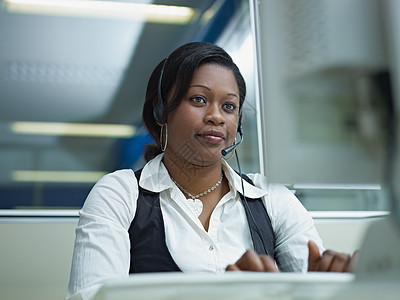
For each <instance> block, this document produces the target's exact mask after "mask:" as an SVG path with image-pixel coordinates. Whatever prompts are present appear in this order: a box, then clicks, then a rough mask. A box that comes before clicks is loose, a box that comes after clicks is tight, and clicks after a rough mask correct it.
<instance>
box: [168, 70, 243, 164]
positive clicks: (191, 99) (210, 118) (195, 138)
mask: <svg viewBox="0 0 400 300" xmlns="http://www.w3.org/2000/svg"><path fill="white" fill-rule="evenodd" d="M238 115H239V89H238V85H237V82H236V79H235V76H234V75H233V72H232V71H231V70H229V69H227V68H225V67H222V66H219V65H216V64H204V65H201V66H200V67H198V68H197V69H196V71H195V72H194V74H193V79H192V82H191V84H190V87H189V90H188V92H187V94H186V95H185V97H184V98H183V99H182V101H181V102H180V104H179V106H178V107H177V108H176V109H175V110H174V111H173V112H171V113H170V114H169V115H168V120H167V124H168V145H167V148H166V150H165V154H164V155H165V156H166V157H168V156H169V155H171V158H172V157H173V156H175V157H176V158H178V159H180V160H183V161H184V162H186V163H190V164H193V165H198V166H208V165H211V164H213V163H215V162H218V161H219V160H220V158H221V156H222V155H221V150H222V149H224V148H226V147H228V146H230V145H232V144H233V142H234V139H235V136H236V130H237V124H238Z"/></svg>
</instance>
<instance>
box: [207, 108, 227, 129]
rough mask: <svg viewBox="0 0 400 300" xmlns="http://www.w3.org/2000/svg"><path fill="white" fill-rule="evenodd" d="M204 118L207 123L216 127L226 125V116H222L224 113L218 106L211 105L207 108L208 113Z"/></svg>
mask: <svg viewBox="0 0 400 300" xmlns="http://www.w3.org/2000/svg"><path fill="white" fill-rule="evenodd" d="M204 118H205V120H204V121H205V122H206V123H212V124H215V125H219V124H224V116H223V114H222V111H221V109H220V107H217V106H216V105H210V106H209V107H208V108H207V112H206V115H205V117H204Z"/></svg>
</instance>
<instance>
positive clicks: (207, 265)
mask: <svg viewBox="0 0 400 300" xmlns="http://www.w3.org/2000/svg"><path fill="white" fill-rule="evenodd" d="M245 95H246V86H245V82H244V79H243V77H242V75H241V74H240V72H239V70H238V68H237V66H236V65H235V64H234V62H233V61H232V59H231V57H230V56H229V55H228V54H227V53H226V52H225V51H224V50H223V49H221V48H220V47H218V46H215V45H212V44H209V43H203V42H195V43H189V44H186V45H183V46H181V47H179V48H178V49H176V50H175V51H174V52H173V53H171V54H170V56H169V57H168V58H167V59H166V60H163V61H162V62H160V64H159V65H158V66H157V67H156V68H155V70H154V71H153V73H152V75H151V77H150V79H149V83H148V87H147V93H146V101H145V104H144V108H143V122H144V124H145V126H146V127H147V129H148V131H149V133H150V134H151V136H152V137H153V138H154V140H155V141H156V144H155V145H149V146H148V147H147V148H146V150H145V158H146V160H147V161H148V163H147V164H146V165H145V167H144V168H143V169H142V170H139V171H138V172H135V173H134V172H133V171H132V170H119V171H116V172H114V173H112V174H109V175H106V176H105V177H103V178H102V179H101V180H100V181H99V182H98V183H97V184H96V185H95V187H94V188H93V190H92V191H91V192H90V194H89V196H88V198H87V200H86V202H85V204H84V206H83V208H82V210H81V212H80V220H79V224H78V228H77V230H76V241H75V249H74V256H73V263H72V269H71V280H70V284H69V287H68V292H67V297H72V296H74V295H75V296H76V297H78V296H79V297H83V298H90V297H92V296H93V295H94V294H95V293H96V291H97V289H98V288H99V287H100V286H101V284H102V282H104V281H105V280H106V279H110V278H121V277H127V276H128V275H129V273H137V272H163V271H164V272H166V271H184V272H208V273H215V274H220V273H224V272H225V271H226V270H249V271H280V270H282V271H295V272H305V271H307V269H308V270H321V271H328V270H336V271H343V270H345V269H346V268H348V266H349V258H348V257H347V256H346V255H344V254H340V253H336V252H333V251H326V252H324V254H323V255H322V257H321V256H320V252H322V251H323V247H322V243H321V240H320V238H319V236H318V233H317V231H316V229H315V227H314V224H313V220H312V218H311V217H310V216H309V214H308V213H307V212H306V210H305V209H304V208H303V206H302V205H301V204H300V203H299V201H298V200H297V199H296V198H295V196H294V195H293V194H292V193H291V192H290V191H288V190H287V189H286V188H285V187H283V186H280V185H268V184H267V180H266V178H265V177H263V176H262V175H260V174H248V176H247V175H245V176H244V180H243V182H242V180H241V177H240V176H239V175H238V174H237V173H236V172H235V171H233V170H232V168H230V167H229V165H228V164H227V163H226V162H225V161H224V159H223V157H222V154H221V151H222V150H224V149H226V148H228V147H229V146H231V145H233V144H234V143H235V137H236V134H237V132H238V131H239V133H240V134H241V132H240V131H241V124H240V121H241V109H242V107H243V102H244V99H245ZM242 183H243V186H242ZM243 191H244V194H245V197H243V196H242V194H243ZM309 241H314V242H309ZM307 243H308V245H309V246H308V247H307ZM249 249H255V250H249Z"/></svg>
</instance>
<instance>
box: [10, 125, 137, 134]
mask: <svg viewBox="0 0 400 300" xmlns="http://www.w3.org/2000/svg"><path fill="white" fill-rule="evenodd" d="M10 129H11V131H12V132H14V133H18V134H36V135H56V136H86V137H114V138H129V137H132V136H133V135H134V134H135V132H136V127H135V126H132V125H121V124H84V123H56V122H13V123H11V126H10Z"/></svg>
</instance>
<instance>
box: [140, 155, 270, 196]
mask: <svg viewBox="0 0 400 300" xmlns="http://www.w3.org/2000/svg"><path fill="white" fill-rule="evenodd" d="M163 157H164V154H163V153H161V154H159V155H157V156H156V157H155V158H153V159H152V160H150V161H149V162H148V163H147V164H146V165H145V166H144V168H143V170H142V174H141V176H140V181H139V185H140V186H141V187H142V188H144V189H146V190H149V191H151V192H155V193H160V192H161V191H163V190H166V189H169V188H173V187H174V186H175V185H174V183H173V182H172V180H171V176H169V173H168V170H167V169H166V168H165V166H164V163H163V162H162V159H163ZM222 169H223V171H224V174H225V176H226V178H227V179H228V182H229V185H230V187H231V190H234V191H235V196H236V192H239V193H240V194H242V193H243V192H242V183H241V178H240V176H239V175H238V174H237V173H236V172H235V171H234V170H233V169H232V168H231V166H229V164H228V163H227V162H226V161H225V160H222ZM243 186H244V193H245V196H246V197H248V198H251V199H257V198H260V197H263V196H265V195H266V194H267V191H266V190H265V189H261V188H258V187H256V186H254V185H252V184H250V183H248V182H247V181H246V180H243Z"/></svg>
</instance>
